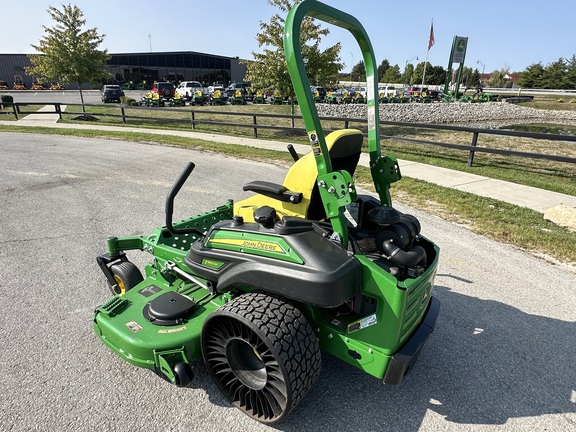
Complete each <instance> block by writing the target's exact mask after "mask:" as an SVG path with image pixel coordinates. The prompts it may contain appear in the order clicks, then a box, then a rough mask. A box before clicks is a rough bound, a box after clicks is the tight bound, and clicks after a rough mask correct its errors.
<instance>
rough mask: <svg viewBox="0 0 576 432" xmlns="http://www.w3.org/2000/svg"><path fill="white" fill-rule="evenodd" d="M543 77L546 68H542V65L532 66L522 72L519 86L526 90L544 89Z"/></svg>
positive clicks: (535, 64)
mask: <svg viewBox="0 0 576 432" xmlns="http://www.w3.org/2000/svg"><path fill="white" fill-rule="evenodd" d="M543 76H544V66H542V63H534V64H531V65H530V66H528V67H527V68H526V70H525V71H524V72H522V76H521V77H520V79H519V80H518V85H519V86H520V87H526V88H542V77H543Z"/></svg>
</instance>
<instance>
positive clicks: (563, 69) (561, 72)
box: [542, 58, 568, 89]
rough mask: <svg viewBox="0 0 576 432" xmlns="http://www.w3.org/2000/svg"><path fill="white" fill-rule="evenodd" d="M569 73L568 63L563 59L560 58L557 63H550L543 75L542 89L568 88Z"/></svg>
mask: <svg viewBox="0 0 576 432" xmlns="http://www.w3.org/2000/svg"><path fill="white" fill-rule="evenodd" d="M567 71H568V68H567V65H566V61H565V60H564V59H563V58H559V59H558V60H557V61H555V62H552V63H550V64H549V65H548V66H546V69H544V73H543V74H542V88H548V89H562V88H566V85H567V82H566V77H567Z"/></svg>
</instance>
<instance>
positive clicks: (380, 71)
mask: <svg viewBox="0 0 576 432" xmlns="http://www.w3.org/2000/svg"><path fill="white" fill-rule="evenodd" d="M389 67H390V62H388V60H386V59H384V60H382V63H380V66H378V82H387V81H385V80H384V74H385V73H386V71H387V70H388V68H389Z"/></svg>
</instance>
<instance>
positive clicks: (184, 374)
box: [174, 362, 194, 387]
mask: <svg viewBox="0 0 576 432" xmlns="http://www.w3.org/2000/svg"><path fill="white" fill-rule="evenodd" d="M193 376H194V375H193V374H192V368H191V367H190V365H189V364H188V363H183V362H180V363H176V364H175V365H174V377H175V378H176V385H177V386H178V387H186V386H187V385H188V384H190V382H192V377H193Z"/></svg>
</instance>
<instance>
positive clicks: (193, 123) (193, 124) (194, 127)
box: [190, 111, 196, 129]
mask: <svg viewBox="0 0 576 432" xmlns="http://www.w3.org/2000/svg"><path fill="white" fill-rule="evenodd" d="M190 113H191V114H192V129H196V123H195V122H194V111H190Z"/></svg>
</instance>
